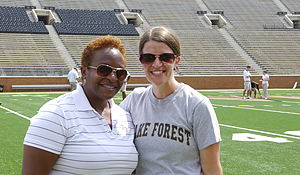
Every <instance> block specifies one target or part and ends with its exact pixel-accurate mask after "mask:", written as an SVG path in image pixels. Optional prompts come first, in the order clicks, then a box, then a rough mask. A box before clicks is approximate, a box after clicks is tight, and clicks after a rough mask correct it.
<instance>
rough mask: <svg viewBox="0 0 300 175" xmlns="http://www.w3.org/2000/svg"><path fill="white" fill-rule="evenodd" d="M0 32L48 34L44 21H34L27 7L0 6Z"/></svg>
mask: <svg viewBox="0 0 300 175" xmlns="http://www.w3.org/2000/svg"><path fill="white" fill-rule="evenodd" d="M0 32H3V33H36V34H41V33H44V34H48V33H49V32H48V30H47V29H46V27H45V25H44V24H43V22H41V21H38V22H32V21H30V20H29V17H28V15H27V13H26V10H25V7H5V6H4V7H3V6H0Z"/></svg>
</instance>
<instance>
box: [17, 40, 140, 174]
mask: <svg viewBox="0 0 300 175" xmlns="http://www.w3.org/2000/svg"><path fill="white" fill-rule="evenodd" d="M81 65H82V66H81V73H82V78H83V83H82V84H79V85H78V87H77V89H76V90H75V91H72V92H70V93H67V94H64V95H62V96H60V97H58V98H56V99H54V100H51V101H50V102H48V103H46V104H45V105H44V106H43V107H42V108H41V109H40V110H39V112H38V114H37V115H36V116H34V117H33V118H32V120H31V124H30V126H29V128H28V131H27V134H26V137H25V140H24V153H23V167H22V174H23V175H27V174H30V175H32V174H39V175H41V174H53V175H54V174H55V175H58V174H59V175H62V174H68V175H69V174H89V175H91V174H97V175H99V174H131V173H132V172H133V171H134V169H135V167H136V165H137V159H138V153H137V151H136V149H135V146H134V144H133V138H134V126H133V123H132V119H131V116H130V115H129V113H127V112H125V111H124V110H123V109H122V108H120V107H119V106H118V105H116V104H115V103H114V101H113V99H112V98H113V97H114V96H115V95H116V93H118V91H119V90H120V88H121V86H122V84H123V81H124V79H125V78H126V76H127V74H128V72H127V71H126V69H125V66H126V59H125V48H124V46H123V45H122V44H121V41H120V40H119V39H118V38H116V37H115V38H113V37H111V36H105V37H101V38H98V39H96V40H94V41H91V42H90V43H89V44H88V45H87V46H86V47H85V49H84V50H83V52H82V57H81Z"/></svg>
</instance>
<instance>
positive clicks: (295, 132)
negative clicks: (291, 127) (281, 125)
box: [284, 131, 300, 136]
mask: <svg viewBox="0 0 300 175" xmlns="http://www.w3.org/2000/svg"><path fill="white" fill-rule="evenodd" d="M284 134H289V135H294V136H300V131H285V132H284Z"/></svg>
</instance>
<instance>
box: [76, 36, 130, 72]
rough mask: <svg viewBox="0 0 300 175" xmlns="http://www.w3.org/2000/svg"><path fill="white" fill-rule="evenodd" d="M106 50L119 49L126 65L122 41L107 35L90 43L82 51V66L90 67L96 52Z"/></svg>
mask: <svg viewBox="0 0 300 175" xmlns="http://www.w3.org/2000/svg"><path fill="white" fill-rule="evenodd" d="M105 48H116V49H118V50H119V51H120V52H121V54H122V56H123V57H124V62H125V65H126V56H125V53H126V51H125V47H124V45H123V44H122V43H121V40H120V39H119V38H117V37H112V36H111V35H106V36H103V37H99V38H97V39H95V40H93V41H91V42H89V43H88V44H87V45H86V47H85V48H84V49H83V51H82V55H81V65H82V66H86V67H87V66H90V65H91V63H92V61H93V59H94V54H95V51H97V50H101V49H105Z"/></svg>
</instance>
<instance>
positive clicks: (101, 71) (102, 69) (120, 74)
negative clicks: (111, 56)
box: [88, 64, 128, 81]
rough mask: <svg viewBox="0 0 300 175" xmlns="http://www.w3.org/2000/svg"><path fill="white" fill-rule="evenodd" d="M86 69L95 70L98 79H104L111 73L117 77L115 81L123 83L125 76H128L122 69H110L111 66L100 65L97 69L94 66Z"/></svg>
mask: <svg viewBox="0 0 300 175" xmlns="http://www.w3.org/2000/svg"><path fill="white" fill-rule="evenodd" d="M88 67H90V68H93V69H97V74H98V75H99V76H100V77H103V78H106V77H107V76H109V75H110V74H111V73H112V72H115V73H116V76H117V79H118V80H119V81H124V80H125V78H126V77H127V74H128V72H127V70H126V69H123V68H114V67H111V66H109V65H105V64H100V65H99V66H97V67H94V66H88Z"/></svg>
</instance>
